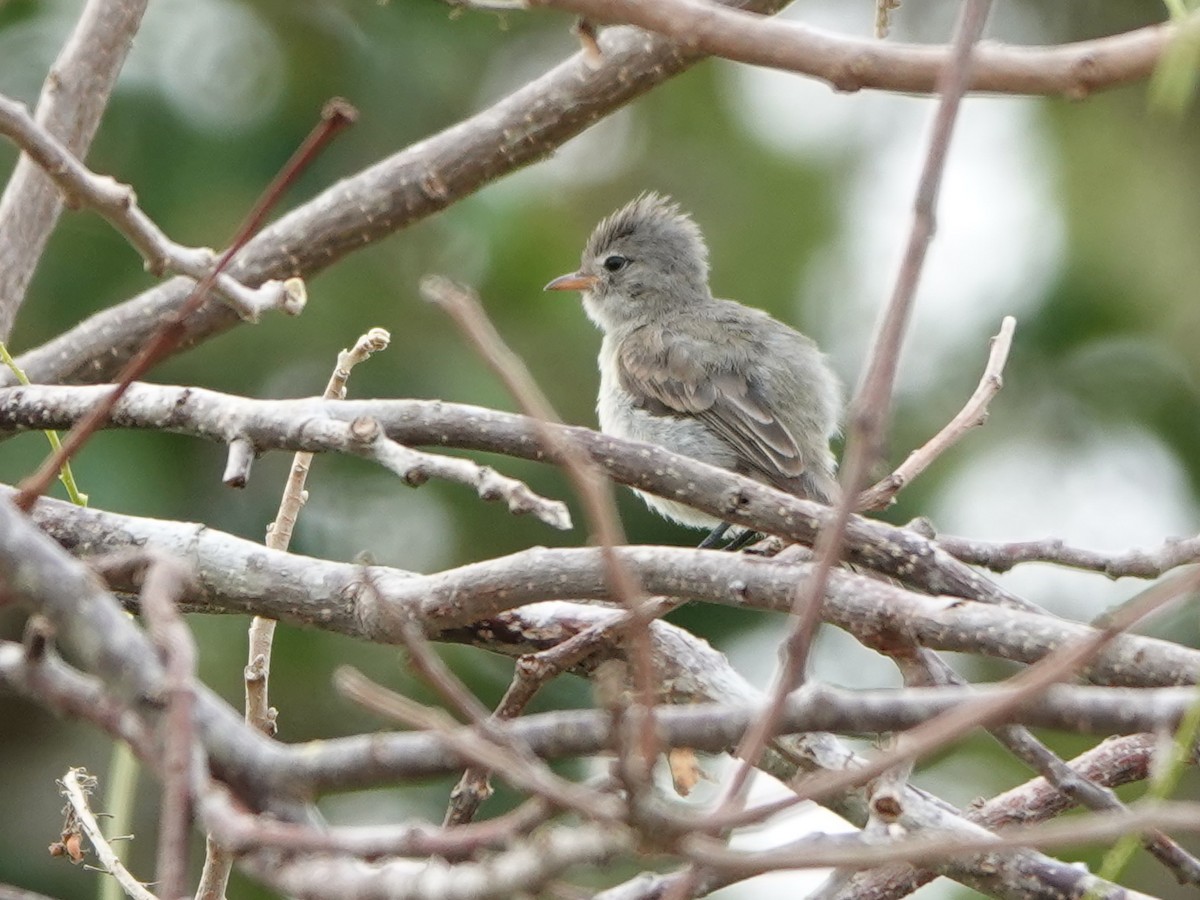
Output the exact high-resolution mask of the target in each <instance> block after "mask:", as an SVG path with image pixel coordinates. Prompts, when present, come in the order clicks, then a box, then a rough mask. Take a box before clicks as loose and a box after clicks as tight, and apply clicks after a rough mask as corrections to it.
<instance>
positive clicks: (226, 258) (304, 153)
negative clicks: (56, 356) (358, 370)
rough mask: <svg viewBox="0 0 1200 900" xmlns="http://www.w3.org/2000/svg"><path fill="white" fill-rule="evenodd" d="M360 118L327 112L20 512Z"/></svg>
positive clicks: (46, 466)
mask: <svg viewBox="0 0 1200 900" xmlns="http://www.w3.org/2000/svg"><path fill="white" fill-rule="evenodd" d="M356 116H357V112H356V111H355V110H354V107H352V106H350V104H348V103H347V102H346V101H344V100H340V99H335V100H331V101H330V102H329V103H327V104H326V105H325V108H324V109H323V110H322V111H321V121H320V123H318V125H317V126H316V127H315V128H314V129H313V130H312V132H311V133H310V134H309V135H308V137H307V138H305V140H304V142H303V143H302V144H301V145H300V147H299V148H298V149H297V150H296V152H295V153H294V154H293V155H292V157H291V159H289V160H288V161H287V163H286V164H285V165H284V166H283V168H282V169H281V170H280V171H279V174H278V175H276V176H275V178H274V179H273V180H272V182H271V183H270V184H269V185H267V188H266V190H265V191H263V194H262V196H261V197H260V198H259V199H258V202H257V203H255V205H254V208H253V209H251V211H250V214H249V215H248V216H247V217H246V220H245V221H244V222H243V223H242V225H241V226H240V227H239V228H238V231H237V233H236V235H235V236H234V239H233V242H232V243H231V244H230V245H229V248H228V249H227V250H226V251H225V252H224V253H223V254H221V257H220V259H218V260H217V263H216V265H215V266H213V267H212V269H211V270H210V271H209V272H208V274H207V275H206V276H205V277H204V278H202V279H201V280H200V281H199V282H197V284H196V286H195V288H193V290H192V292H191V294H190V295H189V296H188V299H187V300H186V301H184V303H183V304H182V305H181V306H180V307H179V308H178V310H176V311H175V313H174V314H173V315H172V316H171V318H170V319H168V320H167V321H166V322H165V323H164V324H163V325H162V327H161V328H159V330H158V331H157V332H155V334H154V336H153V337H152V338H151V339H150V340H148V341H147V342H146V344H145V345H144V346H143V347H142V349H141V350H140V351H139V352H138V354H137V355H136V356H134V357H133V358H132V359H131V360H130V361H129V363H128V364H127V365H126V366H125V368H124V369H123V370H122V371H121V374H120V376H119V377H118V378H117V383H116V386H115V387H114V388H113V389H112V391H111V392H109V393H108V394H107V395H106V397H105V399H104V400H103V401H102V402H100V403H98V404H96V406H95V407H94V408H93V409H92V410H91V412H90V413H89V414H88V415H87V416H86V417H85V418H83V419H82V420H80V421H79V422H78V423H77V424H76V425H75V427H74V428H72V429H71V430H70V432H68V433H67V435H66V436H65V437H64V438H63V440H62V445H61V447H60V448H59V449H58V450H57V451H56V452H55V453H53V454H51V456H50V457H49V458H48V459H47V460H46V461H45V462H44V463H42V465H41V466H40V467H39V468H38V470H37V471H36V472H34V474H33V475H31V476H29V477H28V478H26V479H25V480H24V481H22V482H21V485H20V487H21V491H20V493H19V494H18V495H17V499H16V501H15V503H16V505H17V507H18V508H20V509H22V510H24V511H26V512H28V511H29V510H30V509H31V508H32V507H33V504H34V503H36V502H37V498H38V497H40V496H41V495H42V494H44V493H45V492H46V488H48V487H49V486H50V483H51V482H52V481H53V480H54V478H55V477H56V476H57V474H58V471H59V469H61V468H62V465H63V463H65V462H67V461H69V460H70V459H71V458H72V457H73V456H74V455H75V454H76V453H77V452H78V451H79V448H80V447H82V446H83V445H84V443H86V442H87V440H88V438H90V437H91V436H92V434H94V433H95V431H96V430H97V429H98V428H99V427H100V426H101V425H102V424H103V423H104V421H105V420H106V419H107V418H108V414H109V412H110V411H111V410H112V408H113V406H114V405H116V403H117V401H118V400H120V399H121V397H122V396H124V394H125V392H126V391H127V390H128V389H129V386H130V385H131V384H132V383H133V382H134V381H135V380H136V379H138V378H139V377H140V376H141V375H143V374H144V373H145V372H146V371H147V370H149V369H150V368H151V367H152V366H153V365H154V364H155V363H156V362H158V361H159V360H161V359H162V358H163V357H165V356H167V355H168V354H169V353H170V352H171V351H172V350H173V349H174V348H175V347H176V346H178V344H179V343H180V341H181V340H182V337H183V333H184V326H183V323H184V321H185V320H186V319H187V318H188V316H190V315H191V314H192V313H193V312H195V311H196V310H197V309H199V308H200V306H201V304H203V303H204V300H205V298H206V297H207V295H208V291H209V288H211V287H212V285H213V282H214V281H216V279H217V276H219V275H220V274H221V273H222V272H223V271H224V270H225V267H226V266H228V265H229V263H230V261H231V260H232V259H233V257H234V255H235V254H236V253H237V252H238V251H239V250H240V249H241V248H242V247H243V246H245V244H246V242H247V241H249V240H250V238H251V237H253V236H254V234H255V232H257V231H258V229H259V228H260V227H261V226H262V223H263V222H264V221H265V220H266V217H267V214H268V213H269V212H270V210H271V208H272V207H274V205H275V203H276V202H277V201H278V200H279V198H280V197H281V196H282V195H283V192H284V191H285V190H286V189H287V188H288V187H289V186H290V185H291V184H292V182H294V181H295V180H296V178H297V177H298V176H299V175H300V173H301V172H303V171H304V170H305V169H306V168H307V167H308V166H309V164H310V163H311V162H312V161H313V159H315V158H316V156H317V155H318V154H319V153H320V152H321V150H322V149H323V148H324V147H325V145H326V144H327V143H328V142H329V141H330V140H331V139H332V138H333V137H334V136H335V135H336V134H337V133H338V132H340V131H341V130H342V129H343V128H345V127H346V126H348V125H350V124H351V123H352V122H353V121H354V119H355V117H356Z"/></svg>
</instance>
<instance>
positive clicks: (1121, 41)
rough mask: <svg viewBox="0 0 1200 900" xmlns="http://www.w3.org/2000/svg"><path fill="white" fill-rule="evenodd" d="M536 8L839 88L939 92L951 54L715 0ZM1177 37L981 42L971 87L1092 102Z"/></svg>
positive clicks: (1140, 74)
mask: <svg viewBox="0 0 1200 900" xmlns="http://www.w3.org/2000/svg"><path fill="white" fill-rule="evenodd" d="M529 3H530V5H531V6H550V7H554V8H556V9H564V10H569V11H571V12H573V13H576V14H578V15H581V16H584V17H586V18H588V19H590V20H592V21H595V22H603V23H612V24H628V25H637V26H639V27H641V28H645V29H647V30H648V31H652V32H655V33H656V34H661V35H665V36H667V37H670V38H672V39H673V40H676V41H678V42H679V46H681V47H684V48H686V49H687V50H689V51H692V52H702V53H708V54H711V55H713V56H722V57H724V58H726V59H732V60H737V61H738V62H744V63H750V64H752V65H757V66H766V67H768V68H772V69H784V70H787V71H792V72H797V73H799V74H801V75H809V76H812V77H813V78H819V79H821V80H822V81H825V82H828V83H829V85H830V86H831V87H833V88H834V89H835V90H839V91H857V90H862V89H863V88H876V89H879V90H887V91H902V92H907V93H922V94H927V93H931V92H933V91H934V90H936V88H937V78H938V74H939V73H940V72H942V71H943V69H944V68H945V66H946V64H947V61H948V60H949V58H950V55H951V49H950V48H949V47H946V46H922V45H916V44H899V43H894V42H891V41H887V42H884V41H878V40H872V39H870V38H854V37H847V36H845V35H840V34H833V33H831V32H828V31H822V30H820V29H818V28H812V27H810V26H808V25H802V24H800V23H798V22H784V21H772V20H765V19H762V18H761V17H758V16H754V15H751V14H749V13H747V12H742V11H740V10H737V9H729V8H726V7H722V6H718V5H716V4H714V3H708V2H705V0H655V2H654V3H641V2H639V0H529ZM1173 33H1174V29H1173V28H1172V26H1170V25H1154V26H1150V27H1147V28H1141V29H1138V30H1136V31H1130V32H1127V33H1125V34H1118V35H1114V36H1112V37H1106V38H1099V39H1097V40H1091V41H1080V42H1078V43H1073V44H1062V45H1059V46H1049V47H1014V46H1006V45H1003V44H985V45H981V46H980V48H979V51H978V56H977V59H976V61H975V63H974V64H973V66H974V71H973V73H972V76H971V80H970V83H969V90H971V91H990V92H996V93H1005V94H1042V95H1061V96H1064V97H1069V98H1071V99H1075V100H1078V99H1082V98H1084V97H1086V96H1087V95H1088V94H1091V93H1093V92H1094V91H1098V90H1104V89H1106V88H1111V87H1117V86H1119V85H1122V84H1129V83H1131V82H1134V81H1141V80H1142V79H1144V78H1147V77H1149V75H1150V73H1151V72H1152V71H1154V66H1155V64H1156V63H1157V62H1158V60H1159V58H1160V57H1161V56H1162V53H1163V51H1164V50H1165V49H1166V47H1167V44H1168V42H1169V41H1170V39H1171V36H1172V34H1173Z"/></svg>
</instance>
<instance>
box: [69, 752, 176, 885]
mask: <svg viewBox="0 0 1200 900" xmlns="http://www.w3.org/2000/svg"><path fill="white" fill-rule="evenodd" d="M59 784H61V785H62V793H63V796H64V797H66V798H67V803H68V804H70V810H71V814H72V815H73V817H74V821H75V822H77V823H78V825H79V827H80V828H81V829H82V832H83V834H84V835H86V836H87V839H88V843H89V844H91V845H92V849H93V850H94V851H95V852H96V856H97V857H98V858H99V859H100V864H101V865H102V866H103V867H104V869H105V870H106V871H107V872H108V874H109V875H111V876H113V878H115V879H117V881H118V882H119V883H120V885H121V889H122V890H123V891H124V892H125V894H126V896H128V897H130V898H131V900H158V898H157V897H155V896H154V894H152V893H150V892H149V891H148V890H146V888H145V886H143V885H142V883H141V882H140V881H138V880H137V879H136V878H134V877H133V875H132V874H131V873H130V872H129V870H128V869H126V868H125V866H124V865H123V864H122V863H121V860H120V859H119V858H118V857H117V854H116V853H115V852H114V851H113V849H112V847H111V846H110V845H109V843H108V841H106V840H105V839H104V833H103V832H102V831H101V830H100V825H99V823H97V822H96V817H95V816H94V815H93V814H92V810H91V808H90V807H89V806H88V799H87V798H88V795H89V794H90V793H91V792H92V790H93V788H94V787H95V785H96V779H95V778H93V777H91V776H90V775H88V773H87V771H86V770H84V769H68V770H67V774H66V775H64V776H63V778H62V781H60V782H59ZM166 900H175V898H172V897H167V898H166Z"/></svg>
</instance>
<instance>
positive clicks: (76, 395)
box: [0, 384, 1037, 611]
mask: <svg viewBox="0 0 1200 900" xmlns="http://www.w3.org/2000/svg"><path fill="white" fill-rule="evenodd" d="M107 390H108V388H105V387H99V386H97V387H64V386H51V385H33V386H31V387H21V388H11V389H0V430H3V429H9V430H19V429H31V428H36V429H39V430H40V429H46V428H64V427H70V424H71V423H72V422H74V421H75V420H76V419H77V418H79V417H81V416H83V415H86V414H87V411H88V410H89V409H90V408H91V404H92V403H94V402H95V399H96V398H97V397H98V396H101V395H103V394H104V393H105V392H106V391H107ZM364 416H368V417H370V418H373V419H376V420H378V421H379V423H380V424H381V425H382V426H383V428H384V431H385V432H386V433H387V435H388V437H390V438H392V439H393V440H396V441H399V442H400V443H402V444H404V445H406V446H410V447H411V446H421V445H438V446H444V447H460V448H469V449H475V450H486V451H490V452H496V453H504V454H508V455H511V456H516V457H520V458H524V459H534V460H540V461H547V460H552V459H553V448H552V447H548V446H546V445H545V444H544V443H543V442H542V441H541V440H540V439H539V437H538V434H537V430H536V428H535V426H534V425H533V423H532V422H530V421H529V420H528V419H526V418H524V417H522V416H515V415H512V414H509V413H502V412H495V411H492V410H487V409H481V408H479V407H473V406H464V405H460V404H454V403H443V402H434V401H422V400H372V401H363V400H346V401H340V402H333V401H321V400H311V399H310V400H254V399H248V398H242V397H235V396H231V395H227V394H219V393H217V392H214V391H207V390H203V389H201V388H180V387H163V386H159V385H150V384H139V385H135V386H133V387H132V388H131V389H130V391H129V393H128V394H127V395H126V396H125V397H124V398H123V399H122V400H121V402H119V403H118V404H117V406H116V407H115V408H114V409H113V412H112V415H111V416H110V418H109V421H108V422H107V423H106V427H111V428H144V429H151V430H155V429H157V430H167V431H174V432H181V433H185V434H191V435H194V436H196V437H202V438H205V439H207V440H215V441H222V442H226V443H228V442H231V441H234V440H236V439H237V438H242V439H244V440H247V441H249V442H250V444H251V445H252V446H254V447H255V448H256V449H258V450H260V451H265V450H288V451H297V450H313V451H317V452H322V451H329V450H333V451H339V452H340V451H341V450H342V448H343V447H344V446H345V445H346V441H347V440H348V424H349V423H351V422H353V421H354V420H355V419H357V418H360V417H364ZM551 430H553V431H556V432H558V431H561V432H562V433H563V434H564V435H565V436H567V437H569V438H570V440H572V441H574V442H576V443H577V444H578V445H579V446H581V447H584V448H585V449H586V450H587V453H588V455H589V456H590V457H591V458H592V460H593V461H594V462H595V463H597V464H598V465H600V466H601V467H602V468H604V469H605V470H606V471H607V472H608V474H609V477H611V478H613V479H614V480H615V481H618V482H620V483H621V484H626V485H629V486H630V487H634V488H637V489H638V490H643V491H648V492H650V493H652V494H657V495H658V496H662V497H668V498H670V499H672V500H677V501H679V502H681V503H684V504H686V505H688V506H693V507H695V508H696V509H700V510H703V511H705V512H708V513H711V514H712V515H714V516H716V517H717V518H719V519H721V520H723V521H731V522H734V523H736V524H738V525H745V526H748V527H750V528H753V529H755V530H758V531H765V532H768V533H771V534H776V535H779V536H780V537H784V538H787V539H789V540H793V541H797V542H799V543H803V544H810V545H811V544H812V543H813V541H814V540H815V537H816V534H817V531H818V529H819V528H820V527H821V524H822V523H823V522H824V521H825V520H826V518H827V517H828V515H829V510H828V509H827V508H826V507H824V506H821V505H819V504H816V503H813V502H811V501H808V500H802V499H800V498H798V497H793V496H791V495H790V494H785V493H783V492H781V491H777V490H774V489H772V488H769V487H767V486H765V485H763V484H760V483H758V482H757V481H753V480H752V479H749V478H746V477H743V476H740V475H736V474H734V473H732V472H729V471H728V470H726V469H720V468H717V467H715V466H710V465H707V464H705V463H701V462H697V461H696V460H694V459H691V458H689V457H686V456H680V455H679V454H677V453H671V452H670V451H668V450H664V449H663V448H661V447H657V446H655V445H653V444H645V443H642V442H640V441H628V440H622V439H620V438H616V437H612V436H610V435H602V434H597V433H596V432H593V431H590V430H588V429H586V428H579V427H564V428H560V427H558V426H554V427H553V428H552V429H551ZM846 545H847V550H848V557H849V559H850V560H851V561H852V562H853V563H855V564H856V565H859V566H863V567H864V568H868V569H873V570H875V571H878V572H881V573H884V574H886V575H889V576H891V577H893V578H895V579H897V580H898V581H901V582H902V583H905V584H911V585H916V586H919V587H920V588H921V589H922V590H924V591H926V592H928V593H930V594H947V595H951V596H955V597H967V598H970V599H974V600H979V601H982V602H986V603H999V604H1003V605H1006V606H1012V607H1016V608H1024V609H1028V610H1030V611H1035V610H1037V607H1036V606H1035V605H1034V604H1032V603H1030V602H1029V601H1027V600H1023V599H1021V598H1020V597H1017V596H1015V595H1014V594H1011V593H1010V592H1008V591H1005V590H1003V589H1002V588H1000V587H999V586H998V585H996V584H994V583H992V582H990V581H988V580H987V579H986V578H984V577H983V576H982V575H980V574H979V573H978V572H976V571H975V570H973V569H971V568H970V567H969V566H966V565H964V564H962V563H960V562H959V561H958V560H956V559H954V558H953V557H951V556H950V555H949V554H948V553H946V552H945V551H943V550H942V549H941V548H939V547H938V546H937V545H936V544H935V543H933V542H932V541H930V540H929V539H928V538H926V537H924V536H923V535H921V534H919V533H918V532H916V531H913V530H911V529H900V528H896V527H894V526H891V525H887V524H886V523H883V522H877V521H874V520H871V519H865V518H861V517H858V516H854V517H852V518H851V520H850V525H849V528H848V530H847V534H846ZM714 558H716V559H720V558H723V555H722V554H719V553H718V554H717V555H716V557H714ZM657 593H661V592H657ZM543 599H545V598H543Z"/></svg>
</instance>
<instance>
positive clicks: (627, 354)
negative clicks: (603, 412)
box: [616, 334, 805, 493]
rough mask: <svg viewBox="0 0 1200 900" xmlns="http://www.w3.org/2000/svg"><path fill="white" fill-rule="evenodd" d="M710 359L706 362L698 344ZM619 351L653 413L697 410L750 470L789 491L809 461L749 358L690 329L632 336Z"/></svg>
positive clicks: (625, 380) (634, 388) (628, 383)
mask: <svg viewBox="0 0 1200 900" xmlns="http://www.w3.org/2000/svg"><path fill="white" fill-rule="evenodd" d="M698 351H702V352H703V353H704V355H705V359H706V360H707V362H708V364H707V365H704V366H701V365H700V364H699V362H698V356H697V352H698ZM616 356H617V369H618V373H619V377H620V383H621V386H622V387H623V388H624V389H625V390H626V391H627V392H628V393H629V394H630V395H631V396H632V397H633V398H634V402H635V403H637V404H638V405H639V406H640V407H642V408H643V409H645V410H646V412H648V413H651V414H654V415H665V416H672V415H673V416H687V415H691V416H695V417H696V418H697V419H699V420H700V421H702V422H704V423H705V424H706V425H708V426H709V427H710V428H711V429H712V430H713V431H714V432H715V433H716V434H717V435H718V436H719V437H721V438H722V439H724V440H725V441H726V442H727V443H728V444H729V445H730V446H731V447H733V449H734V450H735V451H736V452H737V454H738V457H739V458H740V459H741V461H742V462H743V463H744V464H745V466H746V469H747V471H748V473H749V474H755V475H757V476H759V477H761V478H762V479H763V480H765V481H767V482H768V483H770V484H773V485H775V486H776V487H779V488H781V489H782V490H786V491H788V492H789V493H796V491H797V483H796V482H795V480H794V479H796V478H798V477H799V476H800V475H801V474H803V472H804V470H805V461H804V459H803V457H802V455H801V452H800V447H799V446H798V444H797V442H796V439H795V437H793V435H792V434H791V433H790V432H789V431H788V429H787V427H786V426H785V425H784V424H783V423H782V422H780V420H779V419H778V418H777V417H776V415H775V414H774V413H773V412H772V411H771V409H770V407H769V406H768V405H767V403H766V402H765V398H764V397H763V395H762V392H761V390H760V388H759V385H758V382H757V380H756V379H754V378H753V376H751V375H749V374H748V373H747V369H748V368H749V366H747V365H745V364H744V362H743V364H741V365H738V363H739V362H742V361H741V360H739V359H737V358H735V357H734V356H733V352H732V351H731V350H730V349H729V348H728V347H726V346H724V345H723V344H722V342H720V341H719V340H718V341H715V342H714V341H705V342H704V344H703V346H702V347H701V346H700V342H699V341H698V340H695V339H689V338H688V337H687V336H686V335H680V334H675V335H672V336H670V337H669V338H667V339H666V340H662V339H659V340H638V339H636V338H635V339H633V340H626V341H624V342H623V344H622V346H621V348H620V350H619V352H618V353H617V354H616Z"/></svg>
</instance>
